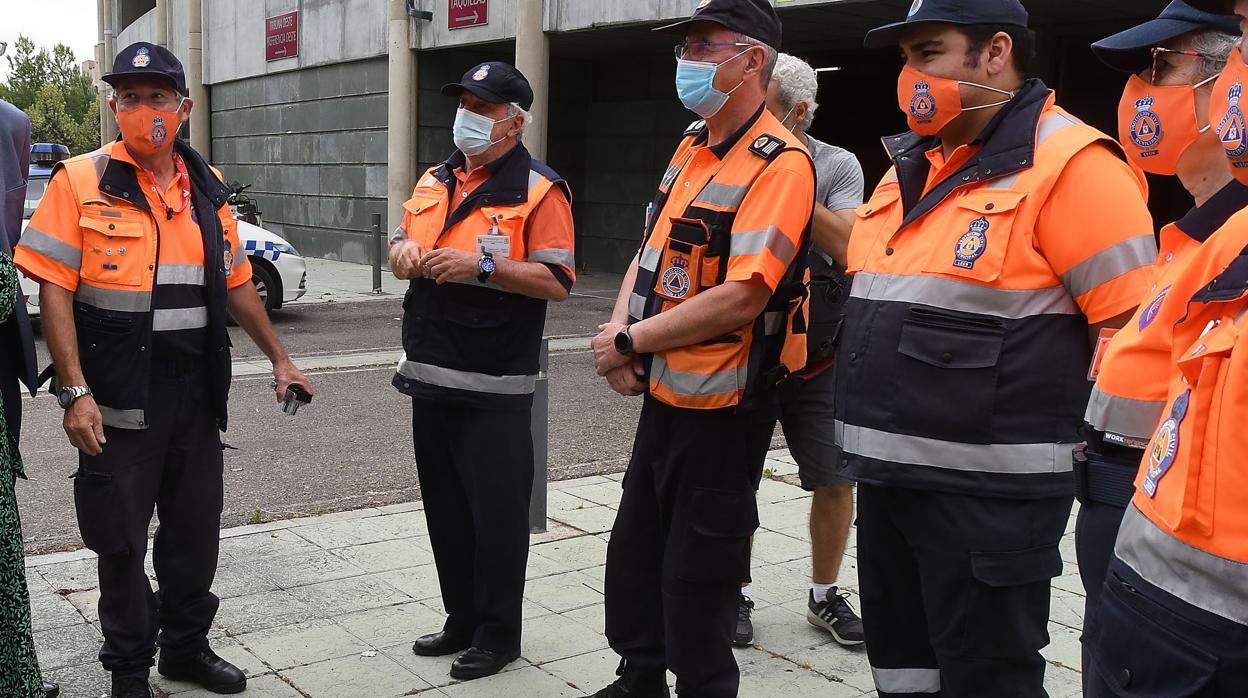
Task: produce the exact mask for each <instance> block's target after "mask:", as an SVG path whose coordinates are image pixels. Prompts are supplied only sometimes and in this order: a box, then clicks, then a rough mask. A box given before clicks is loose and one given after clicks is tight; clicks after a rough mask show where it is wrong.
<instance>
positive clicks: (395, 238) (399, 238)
mask: <svg viewBox="0 0 1248 698" xmlns="http://www.w3.org/2000/svg"><path fill="white" fill-rule="evenodd" d="M406 239H407V229H406V228H404V227H403V226H401V225H400V226H399V227H397V228H395V229H394V232H393V233H390V244H391V245H393V244H394V243H396V242H403V241H404V240H406Z"/></svg>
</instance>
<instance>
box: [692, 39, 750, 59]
mask: <svg viewBox="0 0 1248 698" xmlns="http://www.w3.org/2000/svg"><path fill="white" fill-rule="evenodd" d="M754 45H755V44H747V43H744V42H741V41H682V42H680V43H679V44H676V46H675V49H676V60H678V61H679V60H683V59H684V58H686V57H688V56H690V55H691V54H692V56H694V57H696V58H703V57H705V56H706V55H707V54H708V53H710V51H709V50H708V49H715V48H722V47H726V46H754ZM690 49H692V52H691V51H690ZM690 60H694V58H690Z"/></svg>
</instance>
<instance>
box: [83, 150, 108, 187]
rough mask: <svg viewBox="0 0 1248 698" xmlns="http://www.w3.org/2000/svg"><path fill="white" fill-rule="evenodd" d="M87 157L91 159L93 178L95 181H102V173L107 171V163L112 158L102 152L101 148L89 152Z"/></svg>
mask: <svg viewBox="0 0 1248 698" xmlns="http://www.w3.org/2000/svg"><path fill="white" fill-rule="evenodd" d="M87 157H88V158H90V159H91V164H92V165H94V166H95V178H96V179H97V180H99V179H104V171H105V170H107V169H108V163H109V161H110V160H112V159H113V157H112V156H111V155H109V154H108V153H106V152H104V149H103V148H100V149H99V150H93V151H91V152H90V153H89V154H88V155H87Z"/></svg>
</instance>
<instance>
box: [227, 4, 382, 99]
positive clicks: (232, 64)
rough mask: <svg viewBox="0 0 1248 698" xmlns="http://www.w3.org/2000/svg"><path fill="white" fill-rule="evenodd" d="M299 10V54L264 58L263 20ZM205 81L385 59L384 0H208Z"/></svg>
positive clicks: (228, 80)
mask: <svg viewBox="0 0 1248 698" xmlns="http://www.w3.org/2000/svg"><path fill="white" fill-rule="evenodd" d="M295 10H299V55H298V56H297V57H294V58H286V59H283V60H279V61H273V62H271V63H269V62H266V61H265V59H264V36H265V33H264V21H265V18H266V17H272V16H275V15H280V14H284V13H286V12H293V11H295ZM204 33H205V36H204V43H205V46H204V83H205V84H210V85H215V84H217V83H222V82H230V81H233V80H239V79H242V78H249V77H254V76H257V75H268V74H273V73H282V72H286V71H291V70H302V69H306V68H310V67H313V66H318V65H326V64H329V63H336V62H339V61H354V60H359V59H363V58H373V57H376V56H384V55H386V0H210V1H209V0H206V1H205V2H204Z"/></svg>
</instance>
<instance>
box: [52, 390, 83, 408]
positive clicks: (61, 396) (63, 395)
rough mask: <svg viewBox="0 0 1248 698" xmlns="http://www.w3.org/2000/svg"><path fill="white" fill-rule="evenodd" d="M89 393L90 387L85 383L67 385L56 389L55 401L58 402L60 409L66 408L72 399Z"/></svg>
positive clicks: (72, 401)
mask: <svg viewBox="0 0 1248 698" xmlns="http://www.w3.org/2000/svg"><path fill="white" fill-rule="evenodd" d="M90 394H91V389H90V388H88V387H87V386H85V385H67V386H65V387H63V388H61V389H60V390H58V391H56V401H57V403H58V404H60V406H61V409H63V410H67V409H69V406H70V405H72V404H74V401H75V400H77V399H78V398H80V397H85V396H87V395H90Z"/></svg>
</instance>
